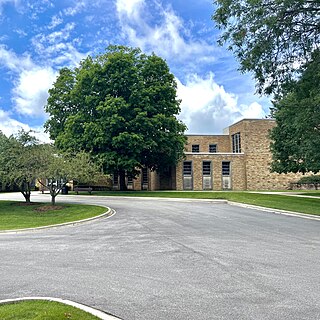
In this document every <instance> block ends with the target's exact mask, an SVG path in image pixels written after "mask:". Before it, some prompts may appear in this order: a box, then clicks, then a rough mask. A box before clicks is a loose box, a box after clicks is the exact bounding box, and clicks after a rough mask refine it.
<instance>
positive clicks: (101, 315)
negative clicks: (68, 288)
mask: <svg viewBox="0 0 320 320" xmlns="http://www.w3.org/2000/svg"><path fill="white" fill-rule="evenodd" d="M32 300H43V301H54V302H59V303H62V304H66V305H69V306H72V307H75V308H78V309H80V310H82V311H85V312H87V313H90V314H91V315H93V316H96V317H98V318H100V319H102V320H121V318H117V317H115V316H112V315H110V314H107V313H105V312H102V311H100V310H97V309H94V308H91V307H88V306H86V305H84V304H81V303H78V302H74V301H71V300H64V299H59V298H51V297H25V298H17V299H6V300H0V305H2V304H13V303H17V302H23V301H32Z"/></svg>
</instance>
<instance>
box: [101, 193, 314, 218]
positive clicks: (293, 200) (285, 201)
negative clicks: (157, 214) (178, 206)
mask: <svg viewBox="0 0 320 320" xmlns="http://www.w3.org/2000/svg"><path fill="white" fill-rule="evenodd" d="M308 194H309V193H308ZM95 195H100V196H126V197H160V198H189V199H225V200H228V201H234V202H241V203H246V204H252V205H257V206H262V207H267V208H273V209H281V210H288V211H294V212H300V213H307V214H313V215H320V199H317V198H316V197H315V198H314V199H312V198H299V197H292V196H286V195H278V194H260V193H251V192H245V191H244V192H229V191H217V192H215V191H126V192H123V191H102V192H95Z"/></svg>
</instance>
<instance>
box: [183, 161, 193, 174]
mask: <svg viewBox="0 0 320 320" xmlns="http://www.w3.org/2000/svg"><path fill="white" fill-rule="evenodd" d="M183 175H184V176H191V175H192V162H191V161H184V162H183Z"/></svg>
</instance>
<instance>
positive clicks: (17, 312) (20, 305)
mask: <svg viewBox="0 0 320 320" xmlns="http://www.w3.org/2000/svg"><path fill="white" fill-rule="evenodd" d="M0 319H1V320H67V319H70V320H72V319H74V320H75V319H77V320H97V319H100V318H97V317H95V316H93V315H91V314H89V313H87V312H84V311H82V310H80V309H78V308H75V307H72V306H68V305H65V304H62V303H59V302H54V301H42V300H33V301H22V302H17V303H10V304H2V305H0Z"/></svg>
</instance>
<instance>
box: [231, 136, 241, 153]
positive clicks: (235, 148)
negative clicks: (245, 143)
mask: <svg viewBox="0 0 320 320" xmlns="http://www.w3.org/2000/svg"><path fill="white" fill-rule="evenodd" d="M232 152H233V153H240V152H241V139H240V132H238V133H235V134H233V135H232Z"/></svg>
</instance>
